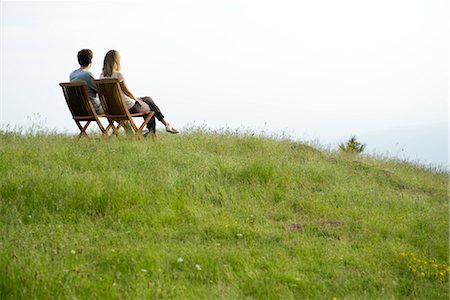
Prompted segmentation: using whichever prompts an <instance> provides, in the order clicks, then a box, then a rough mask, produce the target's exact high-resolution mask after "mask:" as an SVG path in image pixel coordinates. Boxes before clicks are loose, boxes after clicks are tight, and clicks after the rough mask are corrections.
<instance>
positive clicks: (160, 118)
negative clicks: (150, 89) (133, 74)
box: [138, 96, 178, 133]
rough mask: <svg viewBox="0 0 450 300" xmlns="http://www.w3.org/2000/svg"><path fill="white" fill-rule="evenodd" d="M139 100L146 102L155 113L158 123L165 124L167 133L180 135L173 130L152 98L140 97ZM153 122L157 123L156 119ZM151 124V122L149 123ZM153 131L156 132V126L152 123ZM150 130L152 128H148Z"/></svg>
mask: <svg viewBox="0 0 450 300" xmlns="http://www.w3.org/2000/svg"><path fill="white" fill-rule="evenodd" d="M138 99H139V100H141V101H144V102H145V103H147V105H148V106H149V107H150V110H151V111H154V112H155V117H156V118H157V119H158V121H160V122H161V123H163V124H164V126H166V131H167V132H170V133H178V130H176V129H175V128H173V127H172V126H171V125H170V123H169V122H168V121H167V120H166V118H165V117H164V115H163V113H162V112H161V110H160V109H159V107H158V105H156V103H155V101H153V99H152V98H150V97H148V96H146V97H138ZM152 120H153V122H155V120H154V118H152ZM149 124H150V122H149ZM152 126H153V127H152V129H153V130H155V128H156V124H155V123H152ZM148 128H149V130H150V127H148Z"/></svg>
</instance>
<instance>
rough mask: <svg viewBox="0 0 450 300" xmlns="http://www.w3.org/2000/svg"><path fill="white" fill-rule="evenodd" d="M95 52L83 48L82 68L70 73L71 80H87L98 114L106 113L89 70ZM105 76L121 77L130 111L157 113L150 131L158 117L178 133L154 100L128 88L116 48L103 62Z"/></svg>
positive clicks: (123, 94)
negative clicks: (137, 95) (137, 94)
mask: <svg viewBox="0 0 450 300" xmlns="http://www.w3.org/2000/svg"><path fill="white" fill-rule="evenodd" d="M92 58H93V53H92V50H90V49H82V50H80V51H79V52H78V63H79V64H80V68H79V69H77V70H75V71H73V72H72V73H70V81H85V82H86V84H87V87H88V95H89V99H90V100H91V102H92V105H93V106H94V109H95V111H96V112H97V113H98V114H104V111H103V108H102V106H101V104H100V100H99V99H98V97H97V87H96V86H95V82H94V75H92V73H91V72H89V69H90V68H91V66H92ZM103 78H116V79H119V84H120V89H121V91H122V98H123V100H124V102H125V105H126V106H127V108H128V110H129V111H130V113H132V114H133V113H140V112H148V111H154V112H155V115H154V116H153V117H152V118H151V119H150V121H149V122H148V124H147V129H148V130H149V132H155V128H156V122H155V116H156V118H157V119H158V120H159V121H160V122H161V123H163V124H164V126H166V131H167V132H170V133H178V131H177V130H176V129H175V128H173V127H172V126H171V125H170V123H169V122H168V121H167V120H166V119H165V118H164V115H163V114H162V112H161V110H160V109H159V107H158V106H157V105H156V104H155V102H153V100H152V98H150V97H148V96H147V97H134V96H133V94H132V93H131V92H130V90H128V87H127V85H126V84H125V77H124V76H123V74H122V73H121V72H120V55H119V52H117V51H116V50H110V51H108V53H106V55H105V60H104V62H103V72H102V74H101V75H100V79H103Z"/></svg>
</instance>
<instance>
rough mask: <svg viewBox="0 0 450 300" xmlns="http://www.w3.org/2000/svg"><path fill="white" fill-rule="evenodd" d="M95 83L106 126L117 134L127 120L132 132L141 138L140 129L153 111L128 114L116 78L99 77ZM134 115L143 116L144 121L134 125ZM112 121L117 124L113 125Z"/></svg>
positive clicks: (151, 115)
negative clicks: (104, 113)
mask: <svg viewBox="0 0 450 300" xmlns="http://www.w3.org/2000/svg"><path fill="white" fill-rule="evenodd" d="M95 84H96V85H97V92H98V96H99V98H100V102H101V103H102V106H103V108H104V109H105V111H106V117H107V118H108V121H109V124H110V125H109V126H108V127H111V128H112V129H113V131H114V134H115V135H116V136H117V135H118V134H119V129H120V127H122V126H124V124H125V122H126V121H129V122H130V125H131V128H132V130H133V131H134V134H135V135H136V136H137V137H138V138H140V139H142V138H143V135H142V129H144V127H145V125H147V123H148V122H149V121H150V119H151V118H152V117H153V115H154V114H155V112H153V111H150V112H149V113H136V114H130V112H129V111H128V108H127V106H126V105H125V102H124V100H123V98H122V92H121V89H120V85H119V80H118V79H99V80H95ZM135 117H144V122H143V123H142V124H141V126H139V127H137V126H136V124H135V123H134V121H133V118H135ZM114 122H116V123H117V124H118V125H117V126H115V125H114Z"/></svg>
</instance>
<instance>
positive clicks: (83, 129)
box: [75, 120, 91, 138]
mask: <svg viewBox="0 0 450 300" xmlns="http://www.w3.org/2000/svg"><path fill="white" fill-rule="evenodd" d="M75 123H76V124H77V126H78V129H80V134H79V135H78V138H81V137H82V136H83V135H84V136H88V135H87V133H86V129H87V128H88V127H89V124H91V121H87V122H86V124H85V125H84V126H81V123H80V121H78V120H75Z"/></svg>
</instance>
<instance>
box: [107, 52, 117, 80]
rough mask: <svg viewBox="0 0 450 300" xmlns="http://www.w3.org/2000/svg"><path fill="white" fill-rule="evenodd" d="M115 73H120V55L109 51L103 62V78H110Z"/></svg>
mask: <svg viewBox="0 0 450 300" xmlns="http://www.w3.org/2000/svg"><path fill="white" fill-rule="evenodd" d="M116 71H120V54H119V52H117V51H116V50H109V51H108V52H107V53H106V55H105V60H104V61H103V76H105V77H111V75H112V73H114V72H116Z"/></svg>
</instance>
